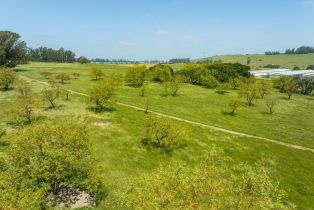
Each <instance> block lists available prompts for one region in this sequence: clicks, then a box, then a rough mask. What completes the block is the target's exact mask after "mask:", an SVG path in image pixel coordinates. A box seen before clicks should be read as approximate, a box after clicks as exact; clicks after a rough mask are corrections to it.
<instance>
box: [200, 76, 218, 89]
mask: <svg viewBox="0 0 314 210" xmlns="http://www.w3.org/2000/svg"><path fill="white" fill-rule="evenodd" d="M201 85H203V86H204V87H206V88H215V87H217V86H218V85H219V81H218V80H217V79H216V78H215V77H214V76H212V75H208V76H202V77H201Z"/></svg>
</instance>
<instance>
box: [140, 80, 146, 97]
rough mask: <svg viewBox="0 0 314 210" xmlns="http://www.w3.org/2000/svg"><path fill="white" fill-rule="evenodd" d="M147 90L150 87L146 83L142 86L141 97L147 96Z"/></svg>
mask: <svg viewBox="0 0 314 210" xmlns="http://www.w3.org/2000/svg"><path fill="white" fill-rule="evenodd" d="M147 89H148V85H147V84H145V83H144V84H143V85H142V87H140V96H141V97H144V96H145V94H146V92H147Z"/></svg>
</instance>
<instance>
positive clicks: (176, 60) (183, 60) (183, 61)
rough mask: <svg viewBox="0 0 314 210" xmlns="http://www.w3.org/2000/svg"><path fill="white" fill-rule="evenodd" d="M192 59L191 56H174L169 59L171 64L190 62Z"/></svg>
mask: <svg viewBox="0 0 314 210" xmlns="http://www.w3.org/2000/svg"><path fill="white" fill-rule="evenodd" d="M190 62H191V60H190V58H173V59H170V60H169V62H168V63H169V64H173V63H190Z"/></svg>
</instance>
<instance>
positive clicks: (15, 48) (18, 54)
mask: <svg viewBox="0 0 314 210" xmlns="http://www.w3.org/2000/svg"><path fill="white" fill-rule="evenodd" d="M20 38H21V36H20V35H19V34H18V33H15V32H11V31H0V66H3V67H8V68H13V67H15V66H17V65H18V64H26V63H28V62H29V61H36V62H56V63H73V62H79V63H82V64H84V63H89V62H90V60H89V59H87V58H86V57H83V56H81V57H79V58H76V55H75V53H74V52H72V51H71V50H65V49H64V48H60V49H58V50H55V49H52V48H48V47H38V48H35V49H33V48H30V47H27V44H26V42H24V41H22V40H20Z"/></svg>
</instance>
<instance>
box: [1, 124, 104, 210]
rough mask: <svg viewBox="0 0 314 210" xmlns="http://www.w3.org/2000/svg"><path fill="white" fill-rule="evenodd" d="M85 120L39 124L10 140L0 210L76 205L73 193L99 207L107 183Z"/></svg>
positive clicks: (5, 159) (2, 169)
mask: <svg viewBox="0 0 314 210" xmlns="http://www.w3.org/2000/svg"><path fill="white" fill-rule="evenodd" d="M82 122H83V121H82V119H70V120H69V119H68V120H67V121H58V123H43V124H38V125H35V124H34V125H31V126H29V127H26V128H24V129H22V130H18V131H16V132H14V133H13V134H11V135H10V136H9V139H10V146H9V147H10V148H9V151H10V152H8V153H7V155H6V156H5V157H4V161H2V162H1V160H0V162H1V164H0V165H1V167H0V179H1V182H0V208H1V209H52V207H53V205H54V204H55V205H56V206H57V207H59V204H60V203H61V202H62V203H69V202H71V201H73V200H74V201H75V199H76V198H77V197H78V195H76V194H72V193H71V192H72V189H78V191H84V192H86V193H88V194H89V195H90V196H91V197H92V199H93V200H94V201H95V202H96V203H99V200H100V199H102V198H103V197H104V195H105V192H106V190H105V181H104V177H103V175H101V173H100V170H99V168H100V166H98V164H97V163H96V162H95V160H94V157H93V156H92V153H91V151H92V150H91V146H90V141H89V139H88V134H87V128H86V127H85V126H84V125H83V123H82ZM73 197H74V199H73Z"/></svg>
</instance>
